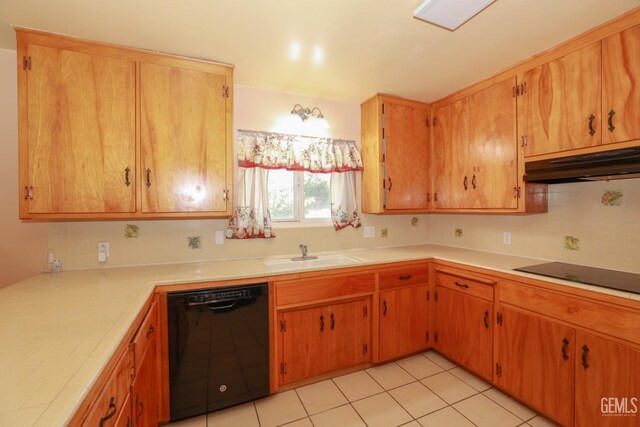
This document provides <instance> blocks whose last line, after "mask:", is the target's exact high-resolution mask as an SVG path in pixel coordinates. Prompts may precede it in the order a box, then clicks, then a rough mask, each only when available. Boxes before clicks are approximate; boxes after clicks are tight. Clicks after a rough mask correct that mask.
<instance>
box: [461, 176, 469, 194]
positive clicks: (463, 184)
mask: <svg viewBox="0 0 640 427" xmlns="http://www.w3.org/2000/svg"><path fill="white" fill-rule="evenodd" d="M467 179H468V178H467V176H466V175H465V176H464V179H463V180H462V186H463V187H464V191H467Z"/></svg>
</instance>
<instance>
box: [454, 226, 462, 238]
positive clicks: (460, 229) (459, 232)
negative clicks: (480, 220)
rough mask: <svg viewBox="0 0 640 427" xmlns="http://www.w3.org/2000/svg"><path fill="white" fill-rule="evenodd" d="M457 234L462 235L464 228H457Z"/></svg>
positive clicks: (457, 235)
mask: <svg viewBox="0 0 640 427" xmlns="http://www.w3.org/2000/svg"><path fill="white" fill-rule="evenodd" d="M455 234H456V237H462V228H456V230H455Z"/></svg>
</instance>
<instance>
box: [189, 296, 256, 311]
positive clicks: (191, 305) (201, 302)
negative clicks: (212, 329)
mask: <svg viewBox="0 0 640 427" xmlns="http://www.w3.org/2000/svg"><path fill="white" fill-rule="evenodd" d="M245 299H251V298H237V299H214V300H211V301H199V302H189V303H187V305H188V306H189V307H194V306H198V305H206V306H207V308H208V309H210V310H222V309H224V308H231V307H233V306H234V305H236V304H237V303H238V301H240V300H245ZM228 301H233V302H232V303H231V304H229V305H223V306H220V307H211V306H210V304H215V303H218V302H228Z"/></svg>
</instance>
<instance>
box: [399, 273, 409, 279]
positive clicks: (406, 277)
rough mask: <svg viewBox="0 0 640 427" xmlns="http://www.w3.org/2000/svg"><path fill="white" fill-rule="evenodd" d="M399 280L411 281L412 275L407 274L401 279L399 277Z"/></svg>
mask: <svg viewBox="0 0 640 427" xmlns="http://www.w3.org/2000/svg"><path fill="white" fill-rule="evenodd" d="M398 279H400V280H409V279H411V275H410V274H407V275H405V276H400V277H398Z"/></svg>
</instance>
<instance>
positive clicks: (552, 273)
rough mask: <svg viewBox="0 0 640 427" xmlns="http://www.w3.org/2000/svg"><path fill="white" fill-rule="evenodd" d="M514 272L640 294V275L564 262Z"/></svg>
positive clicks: (532, 266)
mask: <svg viewBox="0 0 640 427" xmlns="http://www.w3.org/2000/svg"><path fill="white" fill-rule="evenodd" d="M514 270H517V271H523V272H525V273H533V274H539V275H541V276H547V277H554V278H556V279H563V280H569V281H571V282H579V283H587V284H590V285H596V286H601V287H603V288H610V289H617V290H619V291H626V292H632V293H634V294H640V274H634V273H626V272H623V271H615V270H606V269H604V268H594V267H585V266H583V265H575V264H567V263H564V262H548V263H545V264H536V265H530V266H528V267H522V268H515V269H514Z"/></svg>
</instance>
